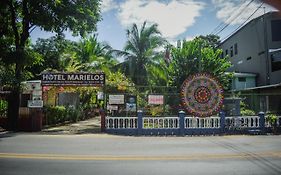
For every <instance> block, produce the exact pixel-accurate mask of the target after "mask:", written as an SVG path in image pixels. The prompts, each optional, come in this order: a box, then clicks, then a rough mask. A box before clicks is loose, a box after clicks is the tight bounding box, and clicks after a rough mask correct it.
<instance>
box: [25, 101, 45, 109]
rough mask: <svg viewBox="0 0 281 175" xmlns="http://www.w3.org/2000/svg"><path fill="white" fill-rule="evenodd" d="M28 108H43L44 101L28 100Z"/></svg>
mask: <svg viewBox="0 0 281 175" xmlns="http://www.w3.org/2000/svg"><path fill="white" fill-rule="evenodd" d="M27 107H29V108H42V107H43V100H28V103H27Z"/></svg>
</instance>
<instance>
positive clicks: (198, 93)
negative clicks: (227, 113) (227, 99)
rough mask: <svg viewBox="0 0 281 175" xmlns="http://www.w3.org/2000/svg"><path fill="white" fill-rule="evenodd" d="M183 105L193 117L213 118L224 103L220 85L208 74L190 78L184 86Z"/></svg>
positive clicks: (182, 91)
mask: <svg viewBox="0 0 281 175" xmlns="http://www.w3.org/2000/svg"><path fill="white" fill-rule="evenodd" d="M181 97H182V103H183V106H184V107H185V109H186V110H187V111H188V112H189V113H191V114H192V115H195V116H199V117H207V116H211V115H213V114H215V113H217V112H218V110H219V109H220V108H221V106H222V102H223V89H222V86H221V85H220V83H219V82H218V81H217V80H216V78H214V77H213V76H211V75H210V74H208V73H198V74H194V75H191V76H189V77H188V78H187V79H186V80H185V81H184V82H183V84H182V88H181Z"/></svg>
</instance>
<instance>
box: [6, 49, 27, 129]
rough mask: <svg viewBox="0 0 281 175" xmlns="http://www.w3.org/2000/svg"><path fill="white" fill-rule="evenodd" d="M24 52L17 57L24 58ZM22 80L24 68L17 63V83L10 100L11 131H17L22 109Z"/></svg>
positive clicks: (9, 125) (9, 119) (9, 120)
mask: <svg viewBox="0 0 281 175" xmlns="http://www.w3.org/2000/svg"><path fill="white" fill-rule="evenodd" d="M21 53H23V52H18V54H17V56H19V57H20V58H22V56H23V54H21ZM21 78H22V66H21V64H20V63H16V70H15V80H16V81H15V83H14V85H13V89H12V92H11V95H10V97H9V100H8V129H9V130H11V131H17V130H18V129H19V128H18V119H19V107H20V84H21Z"/></svg>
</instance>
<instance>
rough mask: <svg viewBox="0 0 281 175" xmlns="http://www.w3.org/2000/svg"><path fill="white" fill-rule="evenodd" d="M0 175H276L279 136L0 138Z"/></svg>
mask: <svg viewBox="0 0 281 175" xmlns="http://www.w3.org/2000/svg"><path fill="white" fill-rule="evenodd" d="M0 174H1V175H10V174H20V175H25V174H26V175H39V174H40V175H41V174H43V175H45V174H46V175H47V174H52V175H57V174H67V175H83V174H89V175H103V174H104V175H110V174H114V175H142V174H155V175H157V174H161V175H166V174H167V175H176V174H184V175H186V174H188V175H190V174H208V175H209V174H216V175H220V174H224V175H226V174H227V175H236V174H239V175H242V174H251V175H254V174H255V175H256V174H259V175H271V174H276V175H280V174H281V136H208V137H125V136H112V135H105V134H92V135H42V134H41V135H40V134H26V133H21V134H19V133H17V134H8V135H7V134H1V135H0Z"/></svg>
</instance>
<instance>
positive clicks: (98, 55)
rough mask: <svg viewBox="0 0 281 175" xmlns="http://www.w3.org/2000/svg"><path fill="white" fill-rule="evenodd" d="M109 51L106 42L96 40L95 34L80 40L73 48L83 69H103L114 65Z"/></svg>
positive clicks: (109, 48)
mask: <svg viewBox="0 0 281 175" xmlns="http://www.w3.org/2000/svg"><path fill="white" fill-rule="evenodd" d="M111 51H112V48H111V47H110V46H109V45H108V44H106V43H100V42H98V41H97V36H96V35H93V36H90V37H89V38H85V39H83V40H81V41H80V42H79V43H78V44H77V46H76V49H75V52H76V58H77V60H79V62H81V63H82V64H84V65H85V67H84V70H103V69H108V68H111V67H113V66H114V65H116V63H117V60H116V59H113V57H112V54H111Z"/></svg>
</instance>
